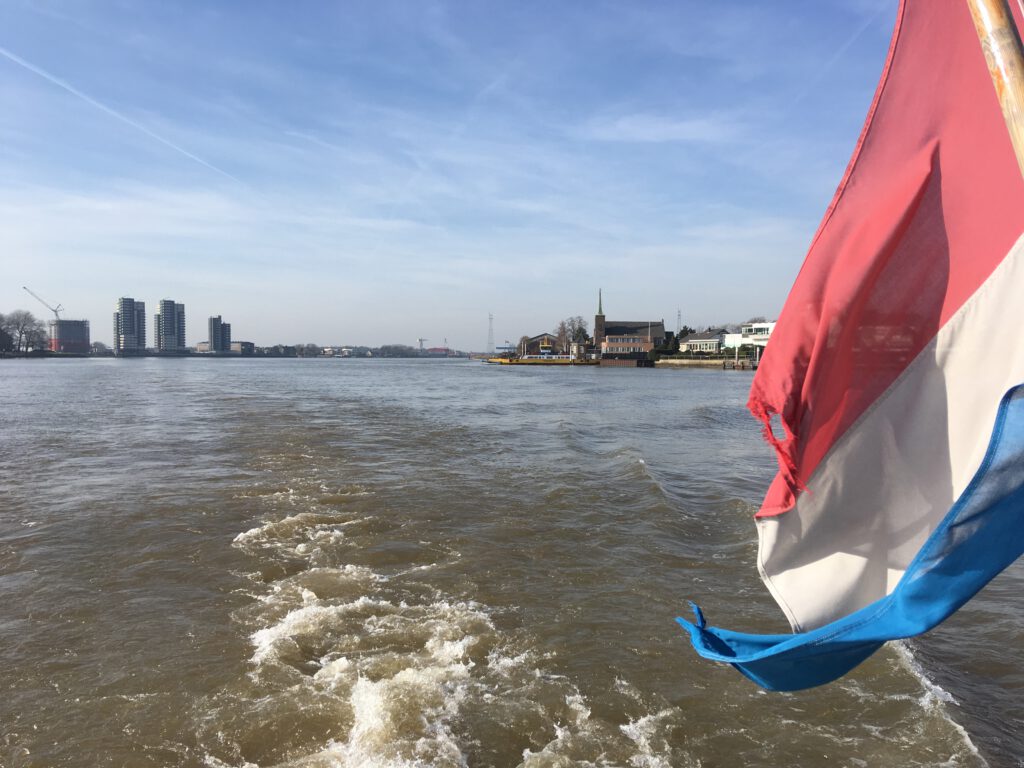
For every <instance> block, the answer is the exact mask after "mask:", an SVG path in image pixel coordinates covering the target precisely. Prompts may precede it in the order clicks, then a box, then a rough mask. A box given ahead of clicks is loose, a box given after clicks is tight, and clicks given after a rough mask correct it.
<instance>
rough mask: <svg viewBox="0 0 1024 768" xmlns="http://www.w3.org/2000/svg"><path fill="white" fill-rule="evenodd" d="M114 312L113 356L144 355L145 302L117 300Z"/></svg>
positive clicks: (124, 298)
mask: <svg viewBox="0 0 1024 768" xmlns="http://www.w3.org/2000/svg"><path fill="white" fill-rule="evenodd" d="M116 307H117V309H116V311H115V312H114V354H115V355H117V356H119V357H121V356H130V355H143V354H145V353H146V302H144V301H136V300H135V299H132V298H127V297H123V298H120V299H118V300H117V305H116Z"/></svg>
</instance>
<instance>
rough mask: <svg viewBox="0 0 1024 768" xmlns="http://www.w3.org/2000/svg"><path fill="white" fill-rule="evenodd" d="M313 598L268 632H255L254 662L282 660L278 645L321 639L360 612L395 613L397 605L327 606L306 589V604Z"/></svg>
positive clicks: (375, 602) (363, 600)
mask: <svg viewBox="0 0 1024 768" xmlns="http://www.w3.org/2000/svg"><path fill="white" fill-rule="evenodd" d="M307 595H309V596H310V597H309V598H308V599H309V602H308V603H306V604H304V605H303V606H302V607H301V608H296V609H295V610H293V611H290V612H289V613H288V614H287V615H286V616H285V617H284V618H283V619H281V620H280V621H278V622H277V623H276V624H273V625H271V626H269V627H266V628H265V629H260V630H257V631H256V632H254V633H253V634H252V635H251V636H250V639H251V641H252V644H253V646H255V648H256V650H255V652H254V653H253V655H252V659H251V661H252V662H253V663H254V664H263V663H265V662H267V661H274V660H276V659H277V658H278V648H277V646H278V644H279V643H280V642H282V641H286V640H292V639H294V638H296V637H300V636H307V635H308V636H312V637H320V636H321V635H322V634H323V633H324V631H325V630H327V629H329V628H331V627H333V626H336V625H338V624H339V623H342V622H343V620H344V618H345V617H346V616H348V615H350V614H352V613H356V612H358V611H365V610H368V609H371V610H376V611H393V610H395V606H394V605H392V604H391V603H389V602H387V601H386V600H375V599H373V598H370V597H367V596H365V595H364V596H362V597H360V598H359V599H357V600H354V601H352V602H350V603H342V604H340V605H323V604H322V603H321V602H320V601H319V600H317V599H316V595H315V594H313V593H312V592H310V591H308V590H305V591H304V592H303V601H304V602H305V601H306V600H307Z"/></svg>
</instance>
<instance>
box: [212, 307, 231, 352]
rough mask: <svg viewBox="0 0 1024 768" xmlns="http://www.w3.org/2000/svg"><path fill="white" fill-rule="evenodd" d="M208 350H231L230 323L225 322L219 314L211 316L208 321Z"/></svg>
mask: <svg viewBox="0 0 1024 768" xmlns="http://www.w3.org/2000/svg"><path fill="white" fill-rule="evenodd" d="M209 326H210V351H211V352H230V351H231V323H225V322H224V321H223V320H221V317H220V315H217V316H216V317H211V318H210V322H209Z"/></svg>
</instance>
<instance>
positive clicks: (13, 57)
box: [0, 46, 245, 185]
mask: <svg viewBox="0 0 1024 768" xmlns="http://www.w3.org/2000/svg"><path fill="white" fill-rule="evenodd" d="M0 56H3V57H4V58H5V59H9V60H10V61H13V62H14V63H15V64H17V65H19V66H21V67H24V68H25V69H27V70H28V71H29V72H32V73H34V74H36V75H39V77H41V78H43V79H44V80H47V81H49V82H51V83H53V84H54V85H56V86H58V87H59V88H63V89H64V90H65V91H67V92H68V93H70V94H71V95H72V96H77V97H78V98H80V99H81V100H82V101H84V102H86V103H88V104H91V105H92V106H94V107H96V109H99V110H102V111H103V112H106V113H107V114H108V115H110V116H111V117H113V118H116V119H118V120H120V121H121V122H122V123H127V124H128V125H130V126H131V127H132V128H134V129H136V130H138V131H142V133H144V134H146V135H147V136H149V137H150V138H151V139H155V140H156V141H159V142H160V143H161V144H163V145H164V146H167V147H170V148H171V149H173V150H174V151H175V152H177V153H178V154H181V155H184V156H185V157H187V158H189V159H190V160H194V161H195V162H197V163H199V164H200V165H202V166H204V167H206V168H209V169H210V170H211V171H213V172H214V173H219V174H220V175H221V176H226V177H227V178H229V179H231V180H232V181H236V182H238V183H239V184H242V185H245V182H244V181H242V180H241V179H239V178H238V177H237V176H232V175H231V174H230V173H228V172H227V171H224V170H221V169H220V168H218V167H217V166H215V165H213V164H212V163H208V162H206V161H205V160H203V158H201V157H199V156H198V155H193V154H192V153H191V152H189V151H188V150H187V149H185V148H184V147H179V146H178V145H177V144H175V143H174V142H173V141H170V140H168V139H165V138H164V137H163V136H161V135H159V134H157V133H153V131H151V130H149V128H147V127H146V126H144V125H140V124H139V123H137V122H135V121H134V120H132V119H131V118H130V117H126V116H125V115H122V114H121V113H120V112H118V111H117V110H115V109H111V108H110V107H108V106H107V105H106V104H104V103H102V102H100V101H96V99H94V98H92V96H89V95H87V94H85V93H82V92H81V91H80V90H78V89H77V88H75V87H74V86H73V85H71V84H69V83H67V82H65V81H64V80H61V79H60V78H59V77H55V76H54V75H51V74H50V73H49V72H47V71H46V70H45V69H42V68H41V67H37V66H36V65H35V64H32V63H31V62H29V61H25V59H23V58H21V57H20V56H18V55H17V54H16V53H12V52H11V51H9V50H7V49H6V48H4V47H3V46H0Z"/></svg>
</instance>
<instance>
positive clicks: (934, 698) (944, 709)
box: [893, 641, 988, 766]
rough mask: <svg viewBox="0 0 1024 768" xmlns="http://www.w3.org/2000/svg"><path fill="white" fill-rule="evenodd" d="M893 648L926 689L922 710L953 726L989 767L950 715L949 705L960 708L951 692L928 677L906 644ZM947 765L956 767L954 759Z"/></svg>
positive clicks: (903, 664) (899, 644) (897, 644)
mask: <svg viewBox="0 0 1024 768" xmlns="http://www.w3.org/2000/svg"><path fill="white" fill-rule="evenodd" d="M893 646H894V647H895V649H896V657H897V659H899V661H900V663H901V665H902V666H903V667H904V668H905V669H906V670H907V671H908V672H910V674H911V675H913V676H914V677H915V678H916V679H917V680H918V682H919V683H920V684H921V687H922V688H923V689H924V693H923V694H922V695H921V697H920V698H919V699H918V704H919V705H920V706H921V708H922V709H923V710H925V711H927V712H934V713H936V714H937V715H938V716H940V717H941V718H942V719H943V720H945V721H946V722H947V723H948V724H949V725H950V726H952V728H953V730H954V731H955V732H956V733H957V734H958V735H959V736H960V738H961V739H962V740H963V743H964V746H965V747H967V749H968V750H969V751H970V752H971V754H973V755H974V756H975V757H977V758H978V760H979V761H981V763H982V765H986V766H987V765H988V763H987V762H986V760H985V758H984V757H982V755H981V752H979V751H978V748H977V746H975V744H974V741H972V740H971V735H970V734H969V733H968V732H967V729H966V728H964V727H963V726H962V725H960V723H958V722H957V721H956V720H954V719H953V717H952V716H951V715H950V713H949V707H948V706H947V705H949V704H952V705H954V706H957V707H959V706H960V704H959V702H958V701H957V700H956V699H955V698H954V697H953V695H952V694H951V693H950V692H949V691H947V690H946V689H945V688H943V687H942V686H940V685H939V684H938V683H936V682H934V681H933V680H931V678H929V677H928V675H927V674H926V673H925V671H924V669H923V668H922V667H921V665H920V663H918V661H917V659H916V658H914V653H913V651H911V650H910V647H909V646H908V645H907V644H906V643H905V642H902V641H898V642H895V643H893ZM947 764H949V765H955V763H954V762H953V760H952V759H951V760H950V761H948V763H947Z"/></svg>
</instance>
